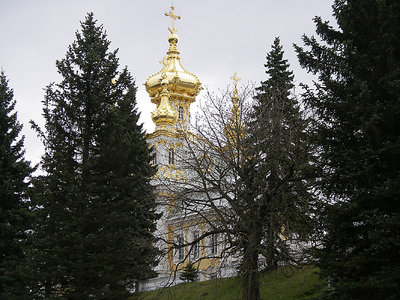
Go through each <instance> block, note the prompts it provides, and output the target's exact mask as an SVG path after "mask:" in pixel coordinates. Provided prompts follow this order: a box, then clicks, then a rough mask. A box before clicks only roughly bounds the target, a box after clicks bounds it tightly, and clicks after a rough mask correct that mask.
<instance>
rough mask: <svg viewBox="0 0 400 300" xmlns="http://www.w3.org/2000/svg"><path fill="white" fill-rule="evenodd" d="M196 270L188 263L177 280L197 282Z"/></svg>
mask: <svg viewBox="0 0 400 300" xmlns="http://www.w3.org/2000/svg"><path fill="white" fill-rule="evenodd" d="M198 273H199V272H198V270H197V269H196V268H195V267H194V265H193V264H192V263H191V262H189V263H188V264H187V265H186V266H185V267H184V268H183V271H182V273H181V274H180V275H179V279H181V280H183V281H186V282H194V281H197V280H199V275H198Z"/></svg>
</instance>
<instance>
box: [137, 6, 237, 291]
mask: <svg viewBox="0 0 400 300" xmlns="http://www.w3.org/2000/svg"><path fill="white" fill-rule="evenodd" d="M165 15H166V16H169V17H171V20H172V27H171V28H168V29H169V31H170V35H169V37H168V42H169V49H168V51H167V56H166V57H165V58H164V59H163V61H162V69H161V70H160V71H159V72H157V73H156V74H154V75H152V76H150V77H149V78H148V79H147V80H146V82H145V88H146V90H147V92H148V94H149V96H150V99H151V102H152V103H154V104H156V109H155V111H153V112H152V119H153V122H154V123H155V130H154V132H152V133H150V134H148V138H147V141H148V143H149V146H150V147H152V149H153V151H154V154H155V155H154V160H153V164H155V165H157V167H158V171H157V174H156V175H155V177H154V178H153V181H152V184H153V185H154V186H155V187H156V193H157V202H158V212H159V213H161V214H162V217H161V218H160V219H159V220H158V222H157V230H156V233H155V235H156V237H157V238H159V242H158V243H157V246H158V247H159V248H160V249H161V250H163V252H164V255H163V256H162V257H161V260H160V263H159V264H158V266H157V267H156V268H155V271H156V272H157V274H158V277H156V278H152V279H149V280H145V281H142V282H139V283H138V284H137V291H146V290H154V289H158V288H162V287H165V286H167V285H170V284H176V283H179V282H181V280H180V279H179V274H180V272H181V271H182V269H183V268H184V267H185V266H186V265H187V264H188V263H189V262H191V263H193V264H194V266H195V268H196V269H197V270H198V274H199V278H198V279H199V280H208V279H212V278H215V277H228V276H233V275H235V274H236V267H237V266H236V263H235V260H234V259H233V258H228V259H227V260H224V259H223V255H221V253H222V251H223V245H224V241H223V235H221V234H211V235H208V236H206V237H204V238H201V236H202V235H204V232H205V231H206V230H207V226H208V224H207V222H206V221H205V220H204V219H202V217H201V216H200V215H199V214H198V213H193V212H191V211H190V210H185V209H182V208H179V209H178V205H176V201H177V199H176V195H174V192H173V189H171V188H168V185H169V184H170V185H172V184H174V183H182V184H184V183H185V182H187V181H190V180H191V179H190V177H191V176H192V174H190V171H188V170H187V169H186V168H185V167H184V165H183V163H182V159H181V158H182V156H183V155H184V153H185V149H186V147H190V145H188V143H197V142H198V141H196V137H194V136H193V135H192V134H191V133H190V122H191V113H190V106H191V104H192V103H194V102H195V101H196V96H198V94H199V92H200V90H201V89H202V87H201V83H200V81H199V79H198V78H197V77H196V76H195V75H194V74H192V73H189V72H188V71H186V70H185V69H184V68H183V66H182V64H181V62H180V57H179V52H178V48H177V44H178V36H177V34H176V33H177V30H176V29H175V25H174V21H175V20H176V19H179V18H180V16H177V15H176V14H175V12H174V7H173V6H171V10H170V12H169V13H165ZM188 137H189V138H188ZM204 161H205V163H207V164H208V165H207V166H206V167H207V168H208V167H209V165H210V162H209V161H207V160H204ZM188 172H189V173H188ZM203 213H205V214H207V213H208V212H207V211H204V212H203ZM209 213H210V214H212V212H209ZM197 240H198V241H197ZM193 241H197V242H195V243H193ZM179 245H184V246H181V247H179ZM177 246H178V247H177Z"/></svg>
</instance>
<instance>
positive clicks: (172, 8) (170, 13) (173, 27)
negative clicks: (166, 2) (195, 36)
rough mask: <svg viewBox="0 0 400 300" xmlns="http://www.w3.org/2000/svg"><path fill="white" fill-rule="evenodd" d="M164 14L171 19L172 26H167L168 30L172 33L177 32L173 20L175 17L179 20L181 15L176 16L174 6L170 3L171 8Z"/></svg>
mask: <svg viewBox="0 0 400 300" xmlns="http://www.w3.org/2000/svg"><path fill="white" fill-rule="evenodd" d="M164 15H165V16H167V17H170V18H171V21H172V28H169V27H168V29H169V31H170V32H171V33H172V34H174V33H177V30H176V29H175V20H176V19H178V20H180V19H181V16H178V15H176V14H175V11H174V6H173V5H171V10H170V11H169V13H164Z"/></svg>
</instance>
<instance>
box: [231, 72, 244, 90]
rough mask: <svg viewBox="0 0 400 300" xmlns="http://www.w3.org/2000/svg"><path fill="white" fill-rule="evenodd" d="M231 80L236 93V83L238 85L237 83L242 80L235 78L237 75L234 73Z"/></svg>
mask: <svg viewBox="0 0 400 300" xmlns="http://www.w3.org/2000/svg"><path fill="white" fill-rule="evenodd" d="M231 79H232V80H233V82H234V84H235V91H237V83H238V81H240V80H242V78H239V77H237V73H236V72H235V74H233V76H232V77H231Z"/></svg>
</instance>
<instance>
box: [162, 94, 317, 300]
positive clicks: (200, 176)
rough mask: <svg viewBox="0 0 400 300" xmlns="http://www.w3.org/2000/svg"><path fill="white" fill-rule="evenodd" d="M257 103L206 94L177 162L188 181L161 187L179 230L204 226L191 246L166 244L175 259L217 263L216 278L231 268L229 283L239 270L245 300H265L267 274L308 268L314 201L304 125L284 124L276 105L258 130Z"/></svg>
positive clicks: (190, 241) (187, 243)
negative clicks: (263, 275)
mask: <svg viewBox="0 0 400 300" xmlns="http://www.w3.org/2000/svg"><path fill="white" fill-rule="evenodd" d="M270 97H272V95H270ZM275 98H277V99H279V97H275ZM257 101H259V100H257V98H254V88H252V87H246V88H244V89H243V91H242V92H241V95H240V96H239V95H238V91H237V89H236V88H235V89H234V91H233V93H232V92H228V91H226V92H222V93H221V94H220V95H218V96H216V95H215V94H213V93H211V92H209V91H208V92H207V96H206V99H205V101H203V103H202V104H201V105H200V112H199V114H198V116H197V117H196V122H195V125H194V126H193V128H192V130H191V131H187V130H182V131H181V134H182V136H183V138H184V140H185V146H184V147H182V149H181V151H180V152H179V153H177V160H178V163H179V167H180V168H181V169H182V170H183V171H184V173H185V174H186V178H185V180H174V179H171V178H169V179H168V180H165V181H164V185H163V188H164V189H165V190H168V191H169V193H170V194H171V195H173V201H170V205H171V203H172V208H170V211H171V215H172V216H175V218H176V220H179V222H181V223H180V225H179V224H177V227H179V226H190V225H188V224H202V227H201V228H202V229H201V230H200V232H197V233H196V234H195V235H193V236H192V237H191V238H189V239H186V240H184V239H183V238H182V237H177V238H174V239H167V240H165V242H167V243H168V244H169V248H168V249H169V251H170V255H174V254H175V255H176V254H177V253H178V256H179V257H180V262H181V263H184V262H185V261H186V260H190V261H192V262H197V261H199V262H201V260H206V259H208V260H209V259H216V260H217V261H218V264H216V268H215V269H214V271H218V272H223V269H224V268H225V269H229V270H230V272H231V273H230V274H231V275H232V271H233V270H235V269H237V271H238V272H239V274H240V275H241V276H242V278H243V299H260V295H259V286H258V274H259V271H260V270H261V269H263V268H265V267H275V266H277V265H278V263H281V264H286V265H298V264H300V263H301V262H302V261H303V258H304V257H303V255H302V251H301V249H302V248H303V247H304V245H305V240H306V234H305V233H306V230H305V228H306V227H307V226H306V225H307V223H308V217H309V214H308V206H309V201H310V199H311V194H310V193H309V188H308V185H307V180H306V179H307V178H306V172H304V171H305V170H306V169H307V167H308V166H309V162H310V155H309V153H310V149H309V148H308V146H307V141H306V140H305V139H304V136H305V130H306V122H298V123H296V122H292V123H291V124H288V123H285V122H284V120H285V110H284V106H285V105H287V104H286V103H280V102H279V101H270V103H271V105H265V106H264V107H263V109H265V110H267V111H266V112H265V114H264V116H265V118H266V119H265V120H263V123H260V124H259V127H258V129H260V128H264V130H258V129H256V128H257V127H256V126H254V122H255V121H256V120H255V118H254V108H253V105H254V104H255V103H256V102H257ZM288 126H291V127H290V128H288ZM295 126H297V127H295ZM285 128H286V129H287V130H285ZM265 139H267V140H268V143H260V141H261V140H263V141H264V140H265ZM260 145H262V148H260ZM185 224H186V225H185ZM216 244H217V246H216ZM199 246H200V248H201V250H199ZM216 248H218V251H216ZM180 249H185V251H184V252H182V250H180ZM179 251H181V252H180V253H181V255H179ZM199 251H200V252H201V253H199ZM174 252H175V253H174ZM182 253H185V255H183V254H182ZM178 265H179V263H178ZM178 265H177V269H178ZM199 266H200V264H199ZM228 273H229V272H228ZM225 275H226V274H225Z"/></svg>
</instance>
